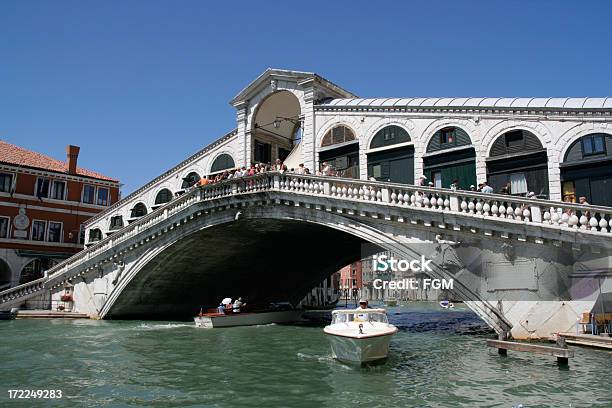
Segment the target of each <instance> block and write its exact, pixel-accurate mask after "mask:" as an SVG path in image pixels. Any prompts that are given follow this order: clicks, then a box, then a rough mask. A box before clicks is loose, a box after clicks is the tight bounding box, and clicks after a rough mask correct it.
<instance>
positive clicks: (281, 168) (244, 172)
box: [193, 159, 589, 205]
mask: <svg viewBox="0 0 612 408" xmlns="http://www.w3.org/2000/svg"><path fill="white" fill-rule="evenodd" d="M267 172H279V173H281V174H283V173H290V174H299V175H311V174H313V173H312V172H311V171H310V169H309V168H307V167H305V166H304V164H303V163H300V164H299V165H298V167H297V168H287V166H286V165H285V164H284V163H283V162H282V161H281V160H280V159H277V160H276V161H275V163H274V164H271V163H252V164H251V165H250V166H249V167H246V166H243V167H240V168H236V169H231V170H225V171H223V172H221V173H217V174H216V175H214V176H210V177H206V176H205V177H202V178H201V179H200V180H199V181H198V182H197V183H195V184H194V186H193V187H198V186H205V185H208V184H212V183H218V182H220V181H224V180H231V179H237V178H242V177H249V176H254V175H256V174H261V173H267ZM314 175H316V176H337V177H338V176H341V173H340V172H338V171H336V170H335V169H334V168H333V166H332V165H331V164H330V163H328V162H323V163H321V168H320V170H317V171H316V172H315V173H314ZM369 180H370V181H376V179H375V178H374V177H370V178H369ZM414 184H415V185H417V186H424V187H434V183H433V182H432V181H427V176H425V175H422V176H420V177H419V178H418V179H417V181H416V182H415V183H414ZM450 189H451V190H453V191H457V190H467V191H474V192H480V193H484V194H493V193H495V190H494V189H493V187H491V186H490V185H489V183H488V182H487V181H483V182H482V183H478V186H475V185H473V184H471V185H470V186H469V187H468V188H467V189H465V188H462V186H461V182H460V180H459V179H454V180H453V181H452V183H451V184H450ZM497 194H502V195H513V194H512V189H511V184H510V183H506V184H505V185H504V186H503V187H502V188H501V189H499V191H498V192H497ZM514 195H519V194H514ZM521 195H522V194H521ZM524 196H525V197H527V198H532V199H535V198H538V197H537V196H536V194H535V193H534V192H533V191H529V192H527V193H524ZM578 203H579V204H583V205H589V203H588V202H587V200H586V197H583V196H582V197H579V199H578Z"/></svg>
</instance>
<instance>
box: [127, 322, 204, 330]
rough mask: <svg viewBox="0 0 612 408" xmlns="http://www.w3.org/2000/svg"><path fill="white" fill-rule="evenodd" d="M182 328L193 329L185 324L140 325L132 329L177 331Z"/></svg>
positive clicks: (190, 325)
mask: <svg viewBox="0 0 612 408" xmlns="http://www.w3.org/2000/svg"><path fill="white" fill-rule="evenodd" d="M184 327H194V326H193V325H192V324H186V323H166V324H151V323H142V324H140V325H138V326H137V327H135V328H134V330H139V331H140V330H142V331H148V330H169V329H179V328H184Z"/></svg>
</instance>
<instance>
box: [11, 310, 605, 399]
mask: <svg viewBox="0 0 612 408" xmlns="http://www.w3.org/2000/svg"><path fill="white" fill-rule="evenodd" d="M390 317H391V320H392V322H393V323H394V324H396V325H397V326H398V327H399V328H400V332H399V333H398V334H397V335H396V336H395V337H394V338H393V340H392V342H391V351H390V358H389V360H388V361H387V363H386V364H384V365H380V366H375V367H366V368H360V367H353V366H347V365H344V364H341V363H339V362H336V361H335V360H333V359H331V358H330V351H329V345H328V343H327V340H326V338H325V337H324V335H323V333H322V330H321V327H297V326H277V325H267V326H257V327H238V328H230V329H215V330H206V329H196V328H194V327H193V325H192V324H191V323H189V322H143V321H90V320H73V321H67V320H66V321H62V320H15V321H8V322H7V321H3V322H0V336H1V341H0V347H1V349H0V351H1V359H2V360H1V365H0V369H1V376H0V393H1V394H0V406H1V407H5V406H84V407H85V406H86V407H92V406H156V407H172V406H177V407H178V406H180V407H184V406H194V407H196V406H203V407H362V406H363V407H457V406H465V407H512V406H516V405H518V404H523V405H524V407H570V406H571V407H590V406H601V407H604V406H606V407H611V406H612V399H611V395H610V391H611V388H610V380H609V377H608V376H609V374H610V372H609V370H610V368H611V367H612V366H611V364H610V363H611V362H612V353H610V352H604V351H598V350H591V349H583V348H575V351H576V357H575V358H574V359H572V360H570V366H569V369H559V368H558V367H557V365H556V362H555V360H554V358H552V357H546V356H534V355H530V354H526V353H512V352H509V356H508V357H506V358H503V357H499V356H498V355H497V352H496V351H495V350H489V349H487V348H486V347H485V346H484V339H485V338H486V337H487V336H489V335H488V334H487V333H486V328H485V327H484V325H483V324H482V323H481V322H480V321H479V320H478V319H477V318H476V317H475V316H474V315H473V314H472V313H471V312H469V311H468V310H467V309H464V308H462V307H460V308H457V309H455V310H452V311H441V310H440V309H439V308H438V307H436V306H431V305H423V304H413V305H410V306H407V307H399V308H395V309H393V310H392V314H391V316H390ZM8 389H60V390H62V393H63V395H64V397H63V398H62V399H61V400H45V401H40V400H28V401H25V400H22V401H16V400H9V399H8Z"/></svg>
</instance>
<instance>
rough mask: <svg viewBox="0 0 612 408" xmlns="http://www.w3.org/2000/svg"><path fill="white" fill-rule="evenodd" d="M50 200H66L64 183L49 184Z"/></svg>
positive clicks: (57, 181) (55, 181)
mask: <svg viewBox="0 0 612 408" xmlns="http://www.w3.org/2000/svg"><path fill="white" fill-rule="evenodd" d="M51 198H53V199H54V200H65V199H66V182H65V181H59V180H53V183H52V184H51Z"/></svg>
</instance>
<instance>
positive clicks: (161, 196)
mask: <svg viewBox="0 0 612 408" xmlns="http://www.w3.org/2000/svg"><path fill="white" fill-rule="evenodd" d="M170 201H172V191H170V190H168V189H167V188H164V189H163V190H161V191H160V192H159V193H157V196H155V205H161V204H165V203H168V202H170Z"/></svg>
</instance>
